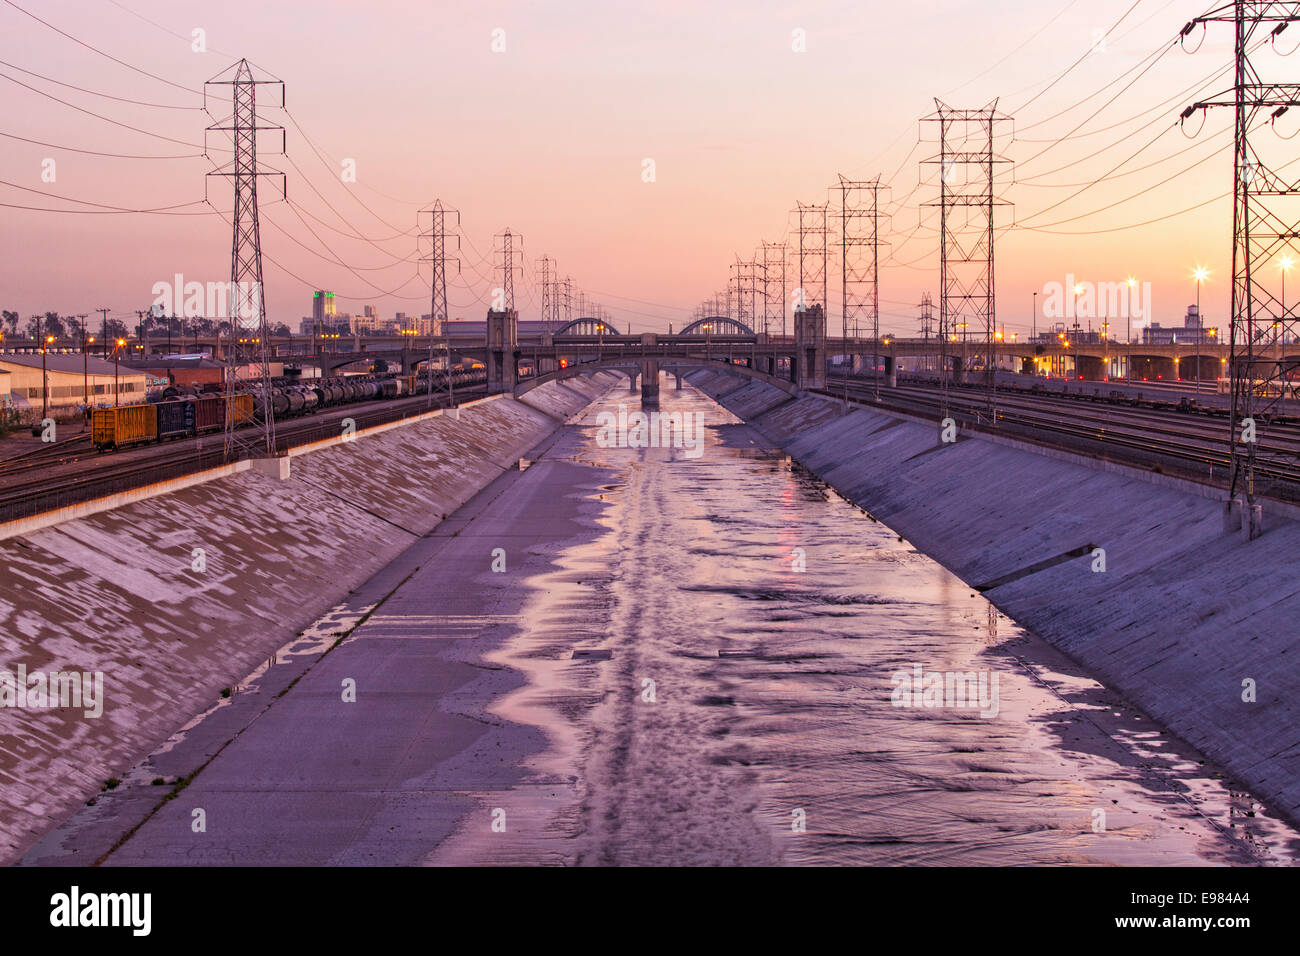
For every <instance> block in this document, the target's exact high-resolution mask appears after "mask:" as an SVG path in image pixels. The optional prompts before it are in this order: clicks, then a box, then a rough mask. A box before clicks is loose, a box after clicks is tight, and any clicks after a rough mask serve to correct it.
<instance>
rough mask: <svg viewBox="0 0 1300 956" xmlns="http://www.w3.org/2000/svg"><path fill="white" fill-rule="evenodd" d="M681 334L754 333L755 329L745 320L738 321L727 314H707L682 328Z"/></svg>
mask: <svg viewBox="0 0 1300 956" xmlns="http://www.w3.org/2000/svg"><path fill="white" fill-rule="evenodd" d="M680 334H681V335H753V334H754V330H753V329H751V328H750V327H749V326H747V325H745V323H743V322H737V321H736V320H735V319H732V318H729V317H727V316H725V315H707V316H705V317H704V318H702V319H696V320H695V321H694V322H692V323H691V324H690V325H688V326H686V328H684V329H682V331H681V333H680Z"/></svg>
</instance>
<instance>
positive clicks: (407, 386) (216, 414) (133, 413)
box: [90, 368, 484, 451]
mask: <svg viewBox="0 0 1300 956" xmlns="http://www.w3.org/2000/svg"><path fill="white" fill-rule="evenodd" d="M483 379H484V375H483V372H481V371H468V370H464V369H460V368H453V369H452V383H451V384H452V386H453V387H469V386H472V385H475V384H477V383H479V382H481V381H483ZM427 387H428V379H427V378H425V377H423V376H421V377H420V378H418V379H417V378H416V376H414V375H410V376H404V377H401V378H398V377H394V376H390V377H372V376H364V377H363V376H352V375H349V376H339V377H335V378H323V379H312V380H310V381H306V382H304V381H294V380H292V379H276V380H275V382H274V383H273V387H272V389H271V414H272V417H274V418H276V419H284V418H292V417H294V416H297V415H309V414H311V413H313V412H315V411H318V410H319V409H322V408H326V407H330V406H334V405H347V404H351V403H353V402H366V401H380V400H384V399H392V398H398V397H400V396H402V395H410V394H422V393H423V390H424V389H426V388H427ZM446 387H447V377H446V373H445V372H437V373H435V374H434V390H435V392H436V391H440V390H445V389H446ZM160 399H161V400H160V401H157V402H149V403H146V404H142V405H122V406H119V407H117V408H95V409H91V420H90V422H91V425H90V433H91V442H92V443H93V444H94V446H95V448H96V449H97V450H99V451H107V450H112V449H117V448H125V447H128V446H131V445H143V444H151V443H154V442H162V441H167V440H168V439H172V438H192V437H194V436H195V435H202V434H204V433H206V432H212V431H219V430H222V429H224V428H225V426H226V407H227V405H228V396H226V395H222V394H212V393H209V394H194V393H192V392H190V391H189V390H187V389H186V388H184V387H178V386H174V385H173V386H168V387H167V388H166V389H164V390H163V392H162V394H161V396H160ZM262 406H263V400H262V396H261V395H260V394H257V393H253V392H247V393H242V394H239V395H236V396H235V398H234V408H235V415H236V419H235V423H236V424H243V423H245V422H253V421H263V420H264V416H263V407H262Z"/></svg>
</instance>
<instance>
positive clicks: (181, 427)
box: [157, 400, 194, 441]
mask: <svg viewBox="0 0 1300 956" xmlns="http://www.w3.org/2000/svg"><path fill="white" fill-rule="evenodd" d="M157 408H158V440H159V441H164V440H166V439H168V438H186V437H188V436H190V435H193V434H194V402H193V401H187V400H181V401H171V402H159V403H158V405H157Z"/></svg>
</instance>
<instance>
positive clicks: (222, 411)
mask: <svg viewBox="0 0 1300 956" xmlns="http://www.w3.org/2000/svg"><path fill="white" fill-rule="evenodd" d="M193 403H194V430H195V432H197V433H198V434H200V435H201V434H203V433H205V432H214V431H216V430H217V429H218V428H222V427H224V425H225V424H226V399H225V396H223V395H205V396H203V397H202V398H195V399H193Z"/></svg>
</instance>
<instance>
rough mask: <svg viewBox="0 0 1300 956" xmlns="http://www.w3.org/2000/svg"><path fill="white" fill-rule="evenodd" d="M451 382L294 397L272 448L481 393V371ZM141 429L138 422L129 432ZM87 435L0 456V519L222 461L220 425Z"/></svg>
mask: <svg viewBox="0 0 1300 956" xmlns="http://www.w3.org/2000/svg"><path fill="white" fill-rule="evenodd" d="M453 388H454V391H452V392H450V393H449V391H448V389H447V387H446V384H445V381H444V382H442V383H440V382H439V380H438V379H437V378H436V377H435V381H434V391H433V395H432V402H431V400H430V396H429V395H428V394H427V393H425V392H421V391H419V390H418V389H417V390H412V391H408V393H407V394H405V395H400V396H397V397H390V396H391V395H393V394H395V393H393V392H389V393H387V394H384V393H383V391H382V390H376V391H374V392H373V393H372V392H371V391H370V390H367V391H366V392H365V394H364V396H361V394H360V393H359V392H358V398H357V400H356V401H348V402H342V403H339V404H331V405H326V406H324V407H320V406H319V405H313V406H312V407H305V403H304V402H299V403H297V407H296V408H294V409H293V410H292V414H287V412H288V411H289V410H288V409H286V410H285V412H282V415H284V417H277V419H276V428H275V443H276V452H277V454H282V453H284V452H286V451H287V450H288V449H290V448H294V447H298V446H301V445H307V444H310V443H312V442H315V441H320V440H322V439H326V438H333V437H335V436H337V435H338V434H339V433H340V428H341V423H342V421H343V420H344V419H345V418H350V419H352V421H353V422H354V423H355V427H356V428H357V429H358V430H360V429H365V428H369V427H373V426H375V425H382V424H386V423H389V422H394V421H400V420H401V419H403V418H408V417H410V416H413V415H418V414H421V413H422V412H424V411H427V410H428V409H429V407H430V404H431V403H432V407H433V408H446V407H448V405H449V404H450V402H451V399H452V398H453V397H454V400H455V402H457V403H459V402H462V401H467V400H472V399H475V398H481V397H483V396H484V395H485V394H486V382H485V381H484V377H483V375H482V374H481V373H480V374H477V375H466V376H460V377H458V378H457V380H456V381H455V382H454V383H453ZM174 401H176V400H175V399H173V402H174ZM159 404H162V403H159ZM135 407H136V408H143V406H135ZM106 411H110V412H112V411H114V410H113V409H107V410H106ZM118 411H120V409H119V410H118ZM155 414H157V413H156V411H155ZM115 417H116V416H115ZM243 427H244V428H246V429H255V430H256V429H260V427H261V426H260V423H259V422H258V421H257V420H256V418H255V417H254V418H253V419H252V420H251V421H250V422H249V424H248V425H245V426H243ZM144 433H145V432H144V430H140V429H137V430H136V431H135V432H134V434H144ZM94 434H95V433H94V430H93V429H87V430H85V431H82V432H80V433H79V434H76V435H73V436H70V437H66V438H63V439H61V440H59V441H56V442H51V443H47V444H42V445H40V446H39V447H36V448H33V449H30V450H28V451H25V452H23V453H21V454H17V455H13V456H11V457H8V458H5V459H3V460H0V524H3V523H5V522H9V521H16V520H19V519H23V518H29V517H32V516H34V515H38V514H42V513H44V512H47V511H52V510H55V509H58V508H63V507H67V506H70V505H75V504H80V503H83V502H86V501H92V500H95V499H97V498H102V497H106V496H108V495H113V494H118V493H121V492H124V491H129V490H132V489H135V488H141V487H144V486H146V485H150V484H154V483H156V482H159V481H166V480H170V479H174V478H181V477H184V476H186V475H190V474H194V473H196V472H199V471H204V470H206V469H209V468H216V467H219V466H220V465H222V464H225V463H226V455H225V442H224V436H223V433H222V432H221V431H216V432H215V433H213V432H212V431H208V432H207V433H206V434H205V433H203V432H202V431H199V430H193V431H191V432H189V433H186V434H178V435H176V436H175V437H173V438H172V440H160V439H158V437H157V434H156V431H155V434H154V436H153V439H152V440H141V441H139V442H137V443H135V444H134V445H132V446H131V447H121V448H118V449H117V450H114V451H108V452H106V453H105V451H104V448H105V447H107V446H104V445H102V444H101V445H100V447H97V446H96V442H95V441H94Z"/></svg>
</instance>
